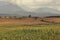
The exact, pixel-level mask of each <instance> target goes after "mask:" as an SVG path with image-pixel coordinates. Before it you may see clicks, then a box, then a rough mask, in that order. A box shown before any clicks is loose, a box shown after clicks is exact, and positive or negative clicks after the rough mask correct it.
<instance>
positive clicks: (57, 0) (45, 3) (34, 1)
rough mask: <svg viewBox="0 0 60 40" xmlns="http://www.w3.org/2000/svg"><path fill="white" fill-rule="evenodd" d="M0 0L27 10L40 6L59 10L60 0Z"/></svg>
mask: <svg viewBox="0 0 60 40" xmlns="http://www.w3.org/2000/svg"><path fill="white" fill-rule="evenodd" d="M0 1H5V2H10V3H12V4H16V5H17V6H20V7H22V8H23V9H25V10H28V11H31V10H35V9H37V8H42V7H49V8H53V9H57V10H60V0H0Z"/></svg>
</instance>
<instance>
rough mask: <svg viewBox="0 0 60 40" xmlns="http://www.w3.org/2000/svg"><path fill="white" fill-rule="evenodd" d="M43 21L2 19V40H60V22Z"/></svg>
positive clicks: (46, 19)
mask: <svg viewBox="0 0 60 40" xmlns="http://www.w3.org/2000/svg"><path fill="white" fill-rule="evenodd" d="M54 19H55V18H54ZM59 19H60V18H58V20H59ZM41 20H42V19H41V18H38V19H37V20H35V19H33V18H27V19H3V20H2V19H0V40H60V21H59V22H58V20H57V21H54V22H52V21H50V20H53V18H50V19H49V20H48V18H45V19H44V18H43V20H44V21H41Z"/></svg>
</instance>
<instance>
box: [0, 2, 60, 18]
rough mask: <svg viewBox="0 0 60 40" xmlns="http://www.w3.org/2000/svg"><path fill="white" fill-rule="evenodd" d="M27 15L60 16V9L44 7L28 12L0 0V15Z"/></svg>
mask: <svg viewBox="0 0 60 40" xmlns="http://www.w3.org/2000/svg"><path fill="white" fill-rule="evenodd" d="M28 15H32V16H38V17H44V16H60V11H58V10H56V9H52V8H47V7H44V8H39V9H36V10H35V11H32V12H28V11H25V10H24V9H23V8H21V7H19V6H17V5H15V4H11V3H7V2H2V1H0V16H28Z"/></svg>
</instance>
